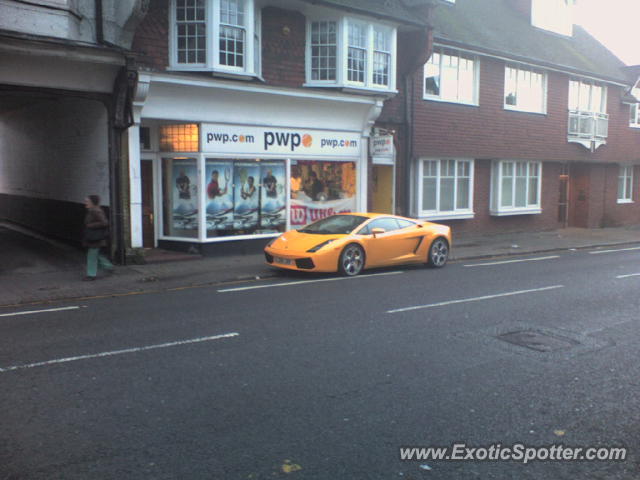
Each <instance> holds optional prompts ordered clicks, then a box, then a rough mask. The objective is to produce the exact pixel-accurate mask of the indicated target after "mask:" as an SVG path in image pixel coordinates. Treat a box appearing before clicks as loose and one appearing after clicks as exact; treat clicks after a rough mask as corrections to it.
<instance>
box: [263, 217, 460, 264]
mask: <svg viewBox="0 0 640 480" xmlns="http://www.w3.org/2000/svg"><path fill="white" fill-rule="evenodd" d="M450 248H451V229H450V228H449V227H447V226H446V225H439V224H437V223H431V222H421V221H419V220H413V219H411V218H405V217H399V216H397V215H386V214H378V213H341V214H337V215H331V216H329V217H326V218H323V219H322V220H318V221H317V222H313V223H311V224H309V225H307V226H306V227H304V228H302V229H300V230H290V231H288V232H285V233H283V234H282V235H280V236H279V237H278V238H275V239H273V240H272V241H271V242H269V244H268V245H267V246H266V247H265V249H264V253H265V257H266V259H267V263H268V264H269V265H272V266H274V267H278V268H285V269H289V270H300V271H308V272H339V273H341V274H343V275H349V276H351V275H358V274H359V273H360V272H361V271H362V270H364V269H365V268H374V267H386V266H391V265H400V264H412V263H413V264H417V263H425V264H427V265H428V266H430V267H437V268H439V267H444V265H445V264H446V263H447V259H448V258H449V250H450Z"/></svg>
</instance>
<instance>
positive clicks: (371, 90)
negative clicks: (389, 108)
mask: <svg viewBox="0 0 640 480" xmlns="http://www.w3.org/2000/svg"><path fill="white" fill-rule="evenodd" d="M302 86H303V87H305V88H337V89H341V90H342V91H344V92H346V93H359V94H363V93H365V94H368V95H370V94H376V93H378V94H381V95H396V94H397V93H398V90H391V89H384V88H375V87H359V86H356V85H349V84H341V83H312V82H311V83H310V82H306V83H304V84H303V85H302Z"/></svg>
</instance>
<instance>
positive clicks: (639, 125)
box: [629, 123, 640, 130]
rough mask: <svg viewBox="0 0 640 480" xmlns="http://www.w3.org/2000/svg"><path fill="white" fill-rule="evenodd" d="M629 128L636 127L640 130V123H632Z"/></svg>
mask: <svg viewBox="0 0 640 480" xmlns="http://www.w3.org/2000/svg"><path fill="white" fill-rule="evenodd" d="M629 128H635V129H639V130H640V123H630V124H629Z"/></svg>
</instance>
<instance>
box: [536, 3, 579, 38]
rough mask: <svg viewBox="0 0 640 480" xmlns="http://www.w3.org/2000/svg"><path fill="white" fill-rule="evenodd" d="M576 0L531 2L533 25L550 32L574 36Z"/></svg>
mask: <svg viewBox="0 0 640 480" xmlns="http://www.w3.org/2000/svg"><path fill="white" fill-rule="evenodd" d="M573 4H574V0H531V24H532V25H533V26H534V27H538V28H542V29H544V30H548V31H550V32H554V33H558V34H560V35H566V36H568V37H570V36H572V35H573Z"/></svg>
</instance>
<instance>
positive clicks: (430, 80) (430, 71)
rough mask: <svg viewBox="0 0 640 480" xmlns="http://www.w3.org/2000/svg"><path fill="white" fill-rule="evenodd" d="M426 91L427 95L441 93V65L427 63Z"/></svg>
mask: <svg viewBox="0 0 640 480" xmlns="http://www.w3.org/2000/svg"><path fill="white" fill-rule="evenodd" d="M424 92H425V94H426V95H435V96H439V95H440V66H439V65H434V64H432V63H427V65H426V67H425V79H424Z"/></svg>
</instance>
